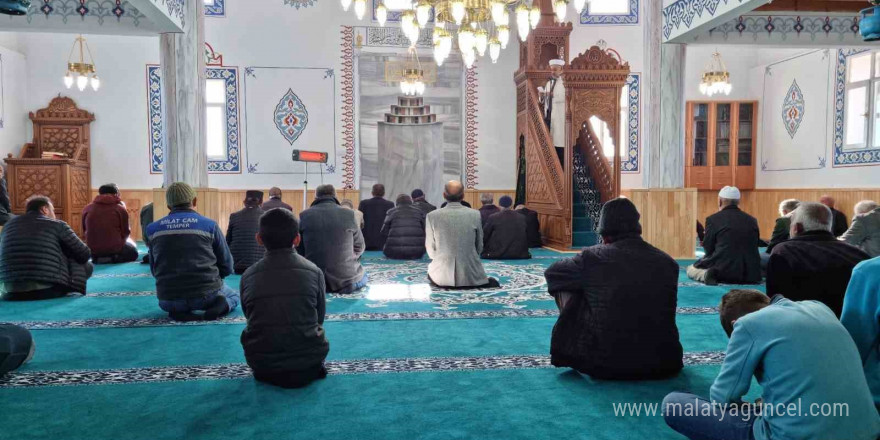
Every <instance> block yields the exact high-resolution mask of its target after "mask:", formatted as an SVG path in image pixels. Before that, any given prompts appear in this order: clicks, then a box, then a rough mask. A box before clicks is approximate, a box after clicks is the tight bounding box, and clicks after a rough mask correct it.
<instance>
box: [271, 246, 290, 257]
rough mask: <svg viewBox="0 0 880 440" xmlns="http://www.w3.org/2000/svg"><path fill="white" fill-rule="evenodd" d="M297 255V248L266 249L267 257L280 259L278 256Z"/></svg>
mask: <svg viewBox="0 0 880 440" xmlns="http://www.w3.org/2000/svg"><path fill="white" fill-rule="evenodd" d="M295 254H296V249H295V248H281V249H266V256H267V257H278V256H285V255H295Z"/></svg>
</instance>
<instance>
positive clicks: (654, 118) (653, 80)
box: [642, 1, 663, 188]
mask: <svg viewBox="0 0 880 440" xmlns="http://www.w3.org/2000/svg"><path fill="white" fill-rule="evenodd" d="M642 5H644V10H643V14H642V17H643V20H644V24H643V29H644V47H645V60H644V65H645V68H644V72H643V73H642V90H643V91H645V93H644V94H643V95H642V99H643V102H644V105H645V106H644V108H645V116H644V121H645V123H644V126H645V127H646V130H645V135H644V138H643V142H642V158H643V159H642V168H643V172H644V176H645V177H644V181H643V185H644V186H645V187H646V188H659V187H660V177H659V176H660V172H659V171H660V168H659V167H658V166H656V165H654V164H657V163H659V162H660V160H661V159H660V158H661V157H662V156H661V155H660V42H661V40H662V38H663V35H662V28H661V23H662V20H663V16H662V14H663V5H662V4H661V2H659V1H648V2H642ZM652 165H653V166H652Z"/></svg>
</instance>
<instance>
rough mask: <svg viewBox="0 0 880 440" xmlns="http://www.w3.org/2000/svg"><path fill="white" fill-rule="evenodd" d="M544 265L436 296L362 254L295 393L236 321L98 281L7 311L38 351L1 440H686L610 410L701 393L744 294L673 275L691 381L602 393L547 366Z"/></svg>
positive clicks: (0, 399)
mask: <svg viewBox="0 0 880 440" xmlns="http://www.w3.org/2000/svg"><path fill="white" fill-rule="evenodd" d="M533 254H534V256H535V258H534V259H532V260H527V261H494V262H489V261H486V262H485V265H486V269H487V271H488V272H489V273H490V275H492V276H496V277H498V278H499V279H500V281H501V283H502V289H495V290H477V291H465V292H463V291H432V290H431V288H430V287H429V286H428V285H427V278H426V276H425V268H426V265H427V260H422V261H417V262H404V261H393V260H387V259H385V258H383V257H382V255H381V254H380V253H367V255H365V257H364V260H363V261H364V265H365V266H366V268H367V271H368V273H369V275H370V288H369V289H366V290H365V291H363V292H359V293H357V294H355V295H353V296H349V297H338V296H335V295H331V296H330V297H329V299H328V304H327V313H328V316H327V322H326V325H325V327H326V331H327V337H328V339H329V340H330V355H329V357H328V359H327V361H328V363H327V367H328V370H329V371H330V376H329V377H328V378H327V379H326V380H323V381H319V382H316V383H314V384H312V385H311V386H309V387H308V388H305V389H302V390H282V389H277V388H274V387H271V386H266V385H262V384H259V383H257V382H255V381H254V380H253V378H252V377H250V375H249V371H248V369H247V367H246V366H245V364H244V356H243V353H242V349H241V345H240V343H239V337H240V335H241V331H242V329H243V328H244V325H245V323H244V318H243V316H242V314H241V311H240V310H236V311H235V312H234V313H232V314H230V316H228V317H226V318H224V319H222V320H220V321H217V322H214V323H195V324H192V323H190V324H181V323H174V322H171V321H169V320H168V319H167V316H166V315H165V314H164V313H163V312H161V311H160V310H159V309H158V306H157V301H156V298H155V282H154V280H153V278H152V277H151V276H150V274H149V268H148V266H146V265H140V264H136V263H132V264H123V265H115V266H99V267H98V268H97V269H96V271H95V276H94V278H93V279H92V280H90V281H89V295H88V296H85V297H78V296H77V297H67V298H62V299H57V300H50V301H39V302H0V322H15V323H19V324H20V325H24V326H26V327H28V328H31V329H32V331H33V334H34V338H35V340H36V343H37V353H36V356H35V358H34V360H33V361H32V362H31V363H29V364H28V365H26V366H25V367H24V368H22V369H21V370H19V371H17V372H15V373H13V374H10V375H8V376H7V377H5V378H4V379H2V380H0V408H4V409H7V410H6V411H3V412H2V413H0V427H2V428H0V438H3V439H6V438H9V439H48V438H52V439H111V438H113V439H116V438H124V439H179V438H184V437H186V438H198V439H202V438H204V439H243V438H248V439H249V438H255V439H256V438H261V439H262V438H265V439H287V438H291V439H293V438H296V439H300V438H301V439H306V438H324V439H397V438H420V439H451V438H462V439H465V438H480V439H490V438H491V439H512V438H522V439H539V438H547V437H551V436H552V437H563V438H566V437H567V438H578V439H581V438H583V439H646V438H651V439H678V438H683V437H680V436H678V435H677V434H675V433H674V432H672V431H671V430H669V429H668V428H667V427H666V426H665V424H664V423H663V420H662V418H661V417H659V415H645V414H641V415H638V416H635V415H629V416H617V415H616V414H615V408H614V404H615V403H634V404H636V403H645V404H659V402H660V401H661V400H662V398H663V396H664V395H666V393H668V392H670V391H673V390H689V391H693V392H696V393H700V394H706V393H708V389H709V386H710V385H711V383H712V380H713V379H714V377H715V375H716V374H717V373H718V369H719V366H720V362H721V361H722V360H723V351H724V349H725V347H726V344H727V338H726V336H725V335H724V332H723V331H722V330H721V327H720V325H719V323H718V314H717V309H716V307H717V305H718V302H719V301H720V298H721V296H722V295H723V294H724V293H726V292H727V291H728V290H729V289H730V288H732V287H733V286H715V287H708V286H703V285H698V284H695V283H692V282H691V281H690V280H688V279H687V277H686V276H685V274H684V267H685V266H686V264H688V263H690V261H680V265H681V267H682V269H681V276H680V280H679V286H680V287H679V304H678V305H679V314H678V317H677V322H678V326H679V331H680V333H681V341H682V345H683V346H684V350H685V363H686V367H685V370H684V371H683V372H682V373H681V374H680V375H679V376H678V377H676V378H674V379H670V380H665V381H646V382H609V381H597V380H592V379H590V378H589V377H585V376H581V375H580V374H577V373H574V372H572V371H570V370H566V369H555V368H553V367H552V366H550V365H549V358H548V356H547V355H548V353H549V345H550V332H551V330H552V328H553V325H554V323H555V321H556V314H557V312H556V306H555V304H554V302H553V301H552V299H551V298H550V297H549V296H548V295H547V292H546V283H545V281H544V278H543V271H544V269H546V267H547V266H549V265H550V264H551V263H553V262H554V261H556V260H558V259H560V258H564V257H566V256H567V255H565V254H561V253H556V252H553V251H549V250H537V251H534V252H533ZM238 283H239V277H237V276H232V277H229V278H228V279H227V284H229V285H230V286H231V287H233V288H235V289H238ZM749 287H752V288H758V289H762V287H761V286H749ZM758 392H759V390H758V389H757V386H755V387H753V390H752V394H757V393H758Z"/></svg>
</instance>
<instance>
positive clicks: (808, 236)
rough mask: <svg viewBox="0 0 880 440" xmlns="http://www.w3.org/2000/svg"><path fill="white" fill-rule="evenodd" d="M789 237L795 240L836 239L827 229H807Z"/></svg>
mask: <svg viewBox="0 0 880 440" xmlns="http://www.w3.org/2000/svg"><path fill="white" fill-rule="evenodd" d="M791 239H792V240H795V241H837V239H836V238H834V234H832V233H830V232H828V231H807V232H804V233H803V234H800V235H798V236H797V237H792V238H791Z"/></svg>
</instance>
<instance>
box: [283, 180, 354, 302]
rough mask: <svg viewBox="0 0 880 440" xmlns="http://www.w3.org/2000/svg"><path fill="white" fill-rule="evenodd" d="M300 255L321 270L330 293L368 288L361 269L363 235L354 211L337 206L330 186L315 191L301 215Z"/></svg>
mask: <svg viewBox="0 0 880 440" xmlns="http://www.w3.org/2000/svg"><path fill="white" fill-rule="evenodd" d="M299 231H300V234H301V235H302V243H301V244H300V250H301V252H300V253H301V254H302V255H303V256H305V257H306V258H308V259H309V261H311V262H312V263H315V265H316V266H318V268H320V269H321V270H322V271H324V281H325V282H326V283H327V291H328V292H330V293H338V294H343V295H344V294H349V293H353V292H355V291H358V290H360V289H362V288H363V287H364V286H366V285H367V274H366V273H364V268H363V266H361V261H360V259H361V255H362V254H363V253H364V236H363V235H362V234H361V229H360V228H358V226H357V221H356V220H355V217H354V212H352V211H351V210H349V209H345V208H343V207H341V206H339V202H337V201H336V189H335V188H333V185H321V186H319V187H318V188H316V189H315V201H314V202H312V206H311V207H310V208H309V209H306V210H305V211H303V212H302V214H300V225H299Z"/></svg>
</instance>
